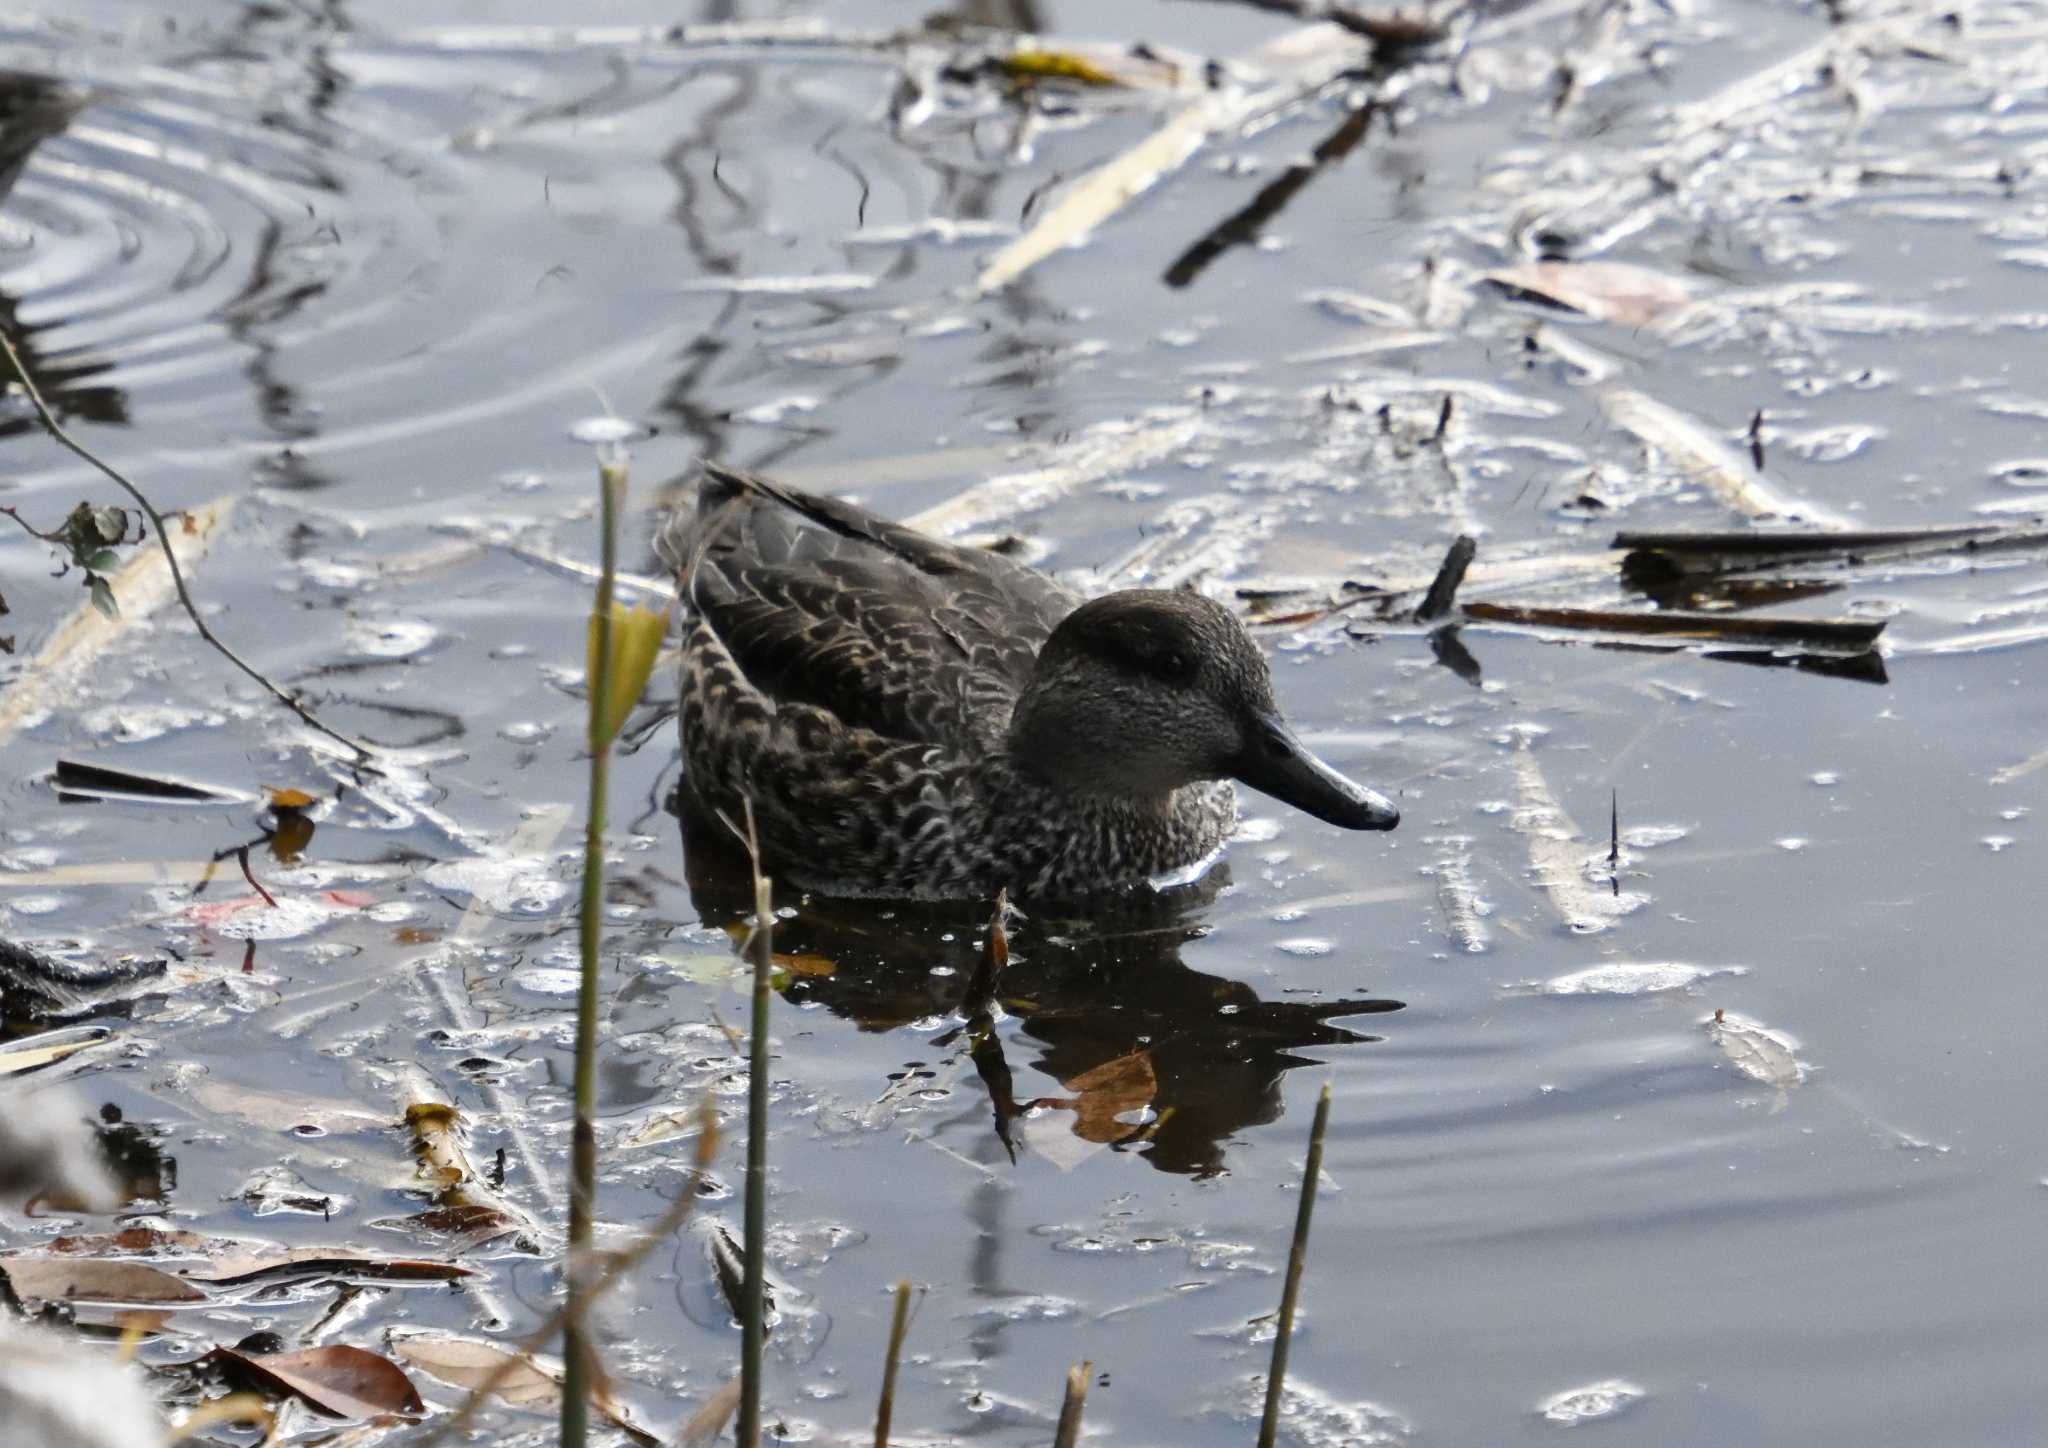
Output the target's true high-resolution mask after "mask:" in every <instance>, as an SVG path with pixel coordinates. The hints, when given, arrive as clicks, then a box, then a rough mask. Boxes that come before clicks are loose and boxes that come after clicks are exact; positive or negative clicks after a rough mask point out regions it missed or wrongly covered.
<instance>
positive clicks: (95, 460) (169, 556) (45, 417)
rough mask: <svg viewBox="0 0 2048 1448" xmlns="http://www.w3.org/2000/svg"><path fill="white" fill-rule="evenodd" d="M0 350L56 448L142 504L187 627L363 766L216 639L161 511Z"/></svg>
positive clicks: (5, 340) (349, 743) (352, 744)
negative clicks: (68, 426) (70, 427)
mask: <svg viewBox="0 0 2048 1448" xmlns="http://www.w3.org/2000/svg"><path fill="white" fill-rule="evenodd" d="M0 350H5V352H6V353H7V365H8V366H9V367H10V368H11V369H13V372H14V378H15V380H16V381H17V382H19V383H20V384H21V386H22V390H23V391H24V392H26V393H27V394H28V400H29V405H30V406H31V407H33V408H34V409H35V414H36V419H37V421H39V422H41V423H42V425H43V430H44V431H45V432H47V433H49V434H50V436H51V437H53V438H55V439H56V440H57V443H58V445H59V446H61V447H63V448H64V449H66V450H67V451H69V452H71V453H74V454H76V455H77V456H78V457H79V458H81V459H83V460H84V461H85V462H87V463H89V464H91V465H92V466H93V467H94V468H96V469H98V470H99V471H100V472H101V473H102V474H104V475H105V476H106V477H107V478H108V479H110V480H111V481H112V482H113V483H114V484H115V486H117V487H119V488H120V489H121V491H122V492H124V493H126V494H127V495H128V496H129V497H131V498H133V499H134V500H135V504H136V506H137V507H139V508H141V509H142V511H143V513H144V514H145V515H146V516H147V517H148V518H149V521H150V524H151V526H152V527H154V528H155V529H156V540H157V543H158V545H159V546H160V547H162V549H163V552H164V559H165V561H166V562H167V563H169V565H170V570H171V583H172V586H173V587H174V588H175V589H176V590H177V594H178V602H179V603H181V604H183V605H184V608H185V613H186V616H187V617H189V618H190V619H191V620H192V626H193V627H194V628H196V629H198V630H199V636H200V637H201V638H203V639H205V640H206V642H207V643H209V644H211V645H213V647H214V649H215V651H216V652H218V653H219V654H220V656H221V657H222V658H224V659H226V660H227V661H228V662H229V663H231V664H233V665H234V666H235V667H236V668H238V669H240V670H241V671H242V672H243V673H244V674H247V675H248V676H249V677H250V678H252V679H254V680H255V681H256V682H257V683H258V684H261V685H262V686H263V688H264V690H265V691H266V692H268V693H269V694H270V696H271V697H272V698H274V699H276V700H277V701H278V702H279V703H280V704H283V705H284V706H285V707H286V708H287V709H289V710H291V711H292V712H293V713H294V714H296V715H298V716H299V718H300V719H301V720H302V721H303V722H304V723H305V724H306V725H307V726H308V727H309V728H312V729H316V730H318V731H319V732H320V733H322V734H324V735H326V736H327V737H328V738H329V739H332V740H333V741H334V742H335V743H337V744H340V745H343V746H345V747H346V748H347V749H348V750H349V752H350V753H352V754H354V755H355V757H356V759H357V761H358V762H359V763H362V764H365V765H367V764H368V763H369V761H370V759H371V757H372V755H371V751H370V748H369V746H368V745H365V744H358V743H357V742H356V741H355V740H353V739H351V738H349V737H348V736H347V735H346V734H343V733H341V732H340V731H339V730H335V729H330V728H328V727H327V726H326V725H325V724H322V723H321V722H320V720H319V719H318V718H317V717H316V716H315V715H314V713H313V711H312V710H311V709H308V708H307V707H306V706H305V705H304V704H301V703H300V702H299V701H298V700H297V699H294V698H293V697H292V696H291V695H290V694H287V693H286V692H285V691H284V690H283V689H281V688H279V687H278V686H277V685H276V684H273V683H272V682H270V679H269V677H268V676H266V675H265V674H264V673H263V671H262V670H260V669H258V668H257V667H256V666H255V665H253V664H251V663H249V662H248V661H247V660H245V659H243V657H242V656H241V655H240V654H238V653H236V652H235V651H234V650H233V649H231V648H229V647H228V646H227V645H226V644H225V643H223V642H221V639H220V635H218V634H216V633H215V632H214V631H213V630H212V628H210V627H208V625H207V622H206V620H205V619H204V618H202V617H200V614H199V605H198V604H196V603H194V602H193V601H192V594H191V592H190V590H188V589H187V588H186V587H185V574H184V572H183V570H181V569H180V568H179V567H178V555H177V553H176V552H175V551H173V550H172V548H171V535H170V529H169V527H168V526H167V525H166V524H165V522H164V515H163V514H162V513H159V512H158V511H157V510H156V504H154V503H152V502H150V500H149V498H148V497H147V496H146V495H145V494H144V493H143V491H142V489H140V488H138V487H137V486H136V485H135V484H134V483H132V482H130V481H129V479H128V477H127V475H126V474H124V473H122V472H121V471H120V470H119V469H118V468H116V467H114V466H113V464H111V463H109V462H106V461H105V460H103V459H102V458H101V457H100V456H99V454H97V453H95V452H94V451H93V450H92V449H91V448H88V447H87V446H85V444H83V443H81V442H79V441H78V440H77V439H75V438H73V437H72V436H71V434H70V433H68V432H66V431H65V430H64V425H63V424H62V423H60V422H58V421H57V418H56V416H55V414H53V413H52V412H51V411H50V405H49V404H48V403H47V402H45V401H43V394H42V392H41V391H40V390H38V389H37V387H36V384H35V381H34V379H33V378H31V377H30V376H29V375H28V368H27V367H26V366H25V365H24V364H23V363H22V360H21V354H20V353H19V352H17V351H15V350H14V340H13V338H11V337H9V336H8V335H7V334H6V332H4V331H0Z"/></svg>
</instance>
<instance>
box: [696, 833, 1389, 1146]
mask: <svg viewBox="0 0 2048 1448" xmlns="http://www.w3.org/2000/svg"><path fill="white" fill-rule="evenodd" d="M683 848H684V863H685V871H686V875H687V878H688V881H689V885H690V894H691V898H692V900H693V901H694V903H695V905H696V907H697V911H698V914H699V916H700V917H701V918H702V920H703V921H704V923H705V924H707V925H712V926H719V927H726V928H730V929H733V930H734V931H735V933H738V932H741V931H743V930H744V928H745V925H746V922H747V921H748V920H749V919H750V918H751V915H752V910H753V887H752V883H751V877H750V875H749V873H748V869H747V861H746V855H745V853H744V852H743V851H742V850H740V849H739V848H738V846H737V845H736V844H735V842H734V840H733V837H732V835H731V834H730V833H729V832H728V831H727V830H726V829H725V827H724V826H723V825H722V824H718V823H716V822H713V823H711V824H709V825H706V824H704V823H702V822H699V821H695V820H691V819H687V818H686V819H685V820H684V824H683ZM1227 882H1228V874H1227V870H1226V867H1225V866H1224V865H1222V864H1219V865H1218V866H1216V867H1215V868H1214V869H1212V870H1211V871H1210V872H1209V874H1208V875H1207V876H1206V877H1205V878H1204V879H1203V880H1202V882H1200V883H1199V884H1198V885H1194V886H1189V887H1184V888H1182V889H1179V890H1175V891H1172V892H1168V893H1164V894H1160V895H1156V896H1152V897H1149V898H1146V899H1143V900H1131V901H1118V902H1114V903H1112V904H1111V905H1109V906H1106V907H1103V908H1099V909H1097V908H1091V910H1090V912H1089V913H1088V914H1087V915H1086V916H1081V915H1078V914H1076V913H1075V912H1074V911H1073V910H1071V909H1061V908H1059V907H1044V908H1039V907H1033V906H1031V905H1029V904H1028V903H1027V904H1026V905H1025V906H1024V907H1023V910H1022V911H1021V912H1020V913H1013V914H1011V916H1010V917H1009V925H1008V928H1007V930H1006V931H1005V932H1004V934H1005V935H1006V937H1007V942H1006V943H1007V950H1008V960H1007V963H1004V962H1003V961H1002V960H1001V959H1000V956H1001V955H1002V951H1000V950H992V949H991V946H990V936H991V933H992V932H991V921H992V919H993V914H994V910H993V903H994V902H979V903H971V904H946V905H929V904H906V903H902V902H876V901H861V900H837V899H820V898H817V897H803V896H796V895H789V894H779V895H778V898H777V905H778V907H788V906H792V905H794V906H795V907H796V914H795V916H794V917H793V918H789V919H783V920H779V921H778V922H777V923H776V927H775V939H774V944H775V954H776V956H777V959H778V962H779V964H780V965H781V966H782V968H781V969H780V970H778V972H777V981H778V989H779V990H780V991H781V993H782V994H783V996H784V997H785V998H786V999H788V1000H790V1001H791V1002H793V1003H802V1004H810V1003H816V1004H821V1005H823V1006H824V1007H825V1008H827V1009H828V1010H830V1011H831V1012H832V1013H833V1014H834V1015H837V1016H840V1017H843V1018H844V1019H846V1020H849V1021H851V1022H853V1023H854V1024H855V1025H857V1026H858V1027H860V1029H862V1030H865V1031H889V1030H896V1029H899V1028H902V1027H904V1026H908V1025H910V1024H911V1023H913V1022H917V1021H927V1022H929V1021H932V1020H934V1019H940V1018H951V1020H952V1021H953V1024H952V1025H950V1026H949V1027H947V1028H944V1029H942V1030H941V1032H940V1033H939V1035H937V1036H936V1037H935V1038H933V1039H931V1040H930V1041H929V1043H928V1044H930V1045H932V1046H933V1047H935V1048H937V1049H940V1050H944V1051H949V1052H958V1053H960V1054H962V1055H964V1056H966V1057H967V1058H969V1059H971V1060H972V1062H973V1064H974V1067H975V1070H976V1073H977V1074H978V1075H979V1076H980V1078H981V1081H982V1083H983V1084H984V1085H985V1086H986V1088H987V1090H988V1093H989V1099H990V1104H991V1108H992V1111H991V1116H992V1121H993V1128H994V1131H995V1134H996V1136H997V1138H998V1140H1000V1141H1001V1143H1002V1146H1003V1148H1004V1150H1005V1151H1007V1152H1008V1154H1009V1155H1010V1157H1011V1159H1012V1160H1015V1159H1016V1158H1017V1156H1018V1155H1019V1152H1020V1150H1028V1149H1029V1148H1028V1147H1027V1146H1026V1145H1025V1141H1024V1138H1025V1136H1026V1133H1025V1132H1024V1131H1023V1130H1021V1129H1020V1119H1021V1118H1023V1117H1024V1116H1025V1114H1026V1113H1027V1112H1029V1111H1031V1109H1032V1108H1033V1107H1046V1108H1049V1109H1050V1111H1052V1112H1054V1113H1057V1119H1058V1120H1060V1121H1061V1122H1062V1123H1063V1124H1064V1127H1065V1129H1066V1130H1067V1131H1070V1132H1071V1137H1072V1138H1073V1141H1072V1145H1073V1148H1074V1149H1075V1150H1076V1151H1086V1150H1089V1149H1092V1148H1099V1147H1103V1146H1108V1147H1111V1148H1113V1149H1117V1150H1124V1151H1135V1152H1138V1153H1139V1154H1141V1155H1143V1156H1144V1157H1145V1158H1146V1160H1148V1161H1149V1162H1151V1164H1152V1165H1153V1166H1155V1167H1157V1168H1159V1169H1160V1170H1161V1171H1168V1172H1179V1173H1188V1174H1192V1175H1195V1176H1210V1175H1214V1174H1215V1173H1217V1172H1220V1171H1222V1170H1224V1168H1225V1148H1226V1146H1227V1144H1228V1143H1229V1141H1230V1139H1231V1137H1232V1136H1233V1135H1235V1134H1236V1133H1237V1132H1239V1131H1242V1130H1243V1129H1245V1128H1246V1127H1250V1126H1258V1125H1262V1124H1264V1123H1266V1122H1270V1121H1272V1120H1274V1119H1275V1118H1276V1117H1277V1116H1278V1115H1279V1114H1280V1078H1281V1075H1282V1073H1284V1072H1286V1071H1287V1070H1288V1069H1290V1068H1292V1067H1295V1066H1306V1065H1312V1064H1314V1061H1313V1060H1312V1059H1311V1058H1308V1057H1304V1056H1302V1055H1300V1054H1297V1053H1299V1052H1301V1051H1303V1050H1308V1049H1313V1048H1316V1047H1324V1046H1339V1045H1358V1044H1363V1043H1367V1042H1370V1041H1375V1040H1378V1039H1379V1038H1378V1037H1376V1036H1371V1035H1366V1034H1362V1033H1361V1032H1359V1031H1356V1030H1353V1029H1351V1028H1350V1027H1348V1026H1345V1025H1340V1024H1337V1022H1338V1021H1340V1020H1342V1019H1344V1018H1347V1017H1355V1016H1365V1015H1374V1014H1378V1013H1381V1012H1385V1011H1397V1010H1400V1009H1401V1007H1402V1003H1401V1002H1400V1001H1396V1000H1387V999H1383V998H1378V997H1371V998H1365V999H1356V998H1352V999H1340V1000H1318V1001H1306V1000H1303V1001H1292V1000H1277V1001H1276V1000H1265V999H1261V998H1260V996H1259V994H1258V992H1256V991H1255V990H1253V989H1252V988H1251V987H1250V986H1248V985H1246V984H1244V983H1243V982H1241V981H1235V980H1230V979H1228V978H1225V977H1222V976H1214V975H1207V974H1204V973H1203V972H1201V971H1198V970H1193V969H1191V968H1189V966H1188V965H1187V964H1186V963H1185V962H1183V961H1182V960H1181V957H1180V952H1181V948H1182V946H1184V945H1185V944H1187V943H1188V942H1189V941H1192V940H1198V939H1200V938H1201V937H1202V936H1203V935H1204V934H1206V933H1207V927H1206V926H1205V924H1204V923H1203V915H1204V912H1205V910H1206V907H1207V906H1208V905H1209V904H1210V903H1211V902H1212V901H1213V900H1214V899H1215V897H1216V895H1217V893H1218V892H1219V891H1220V890H1221V889H1222V888H1223V887H1224V885H1225V884H1226V883H1227ZM998 1011H1000V1013H1001V1014H1002V1016H1004V1017H1005V1018H1007V1019H1008V1020H1010V1021H1014V1022H1016V1023H1017V1025H1018V1026H1019V1027H1020V1028H1021V1030H1022V1034H1023V1035H1024V1036H1025V1037H1027V1038H1029V1040H1030V1041H1031V1042H1032V1043H1033V1044H1034V1045H1035V1047H1036V1052H1035V1054H1034V1055H1033V1056H1032V1057H1031V1058H1030V1060H1029V1061H1026V1062H1017V1061H1014V1060H1013V1059H1012V1058H1013V1055H1014V1053H1015V1051H1016V1049H1017V1044H1018V1043H1017V1041H1016V1039H1015V1037H1014V1036H1011V1037H1010V1038H1009V1040H1008V1042H1007V1045H1006V1039H1005V1036H1006V1032H1005V1030H1004V1029H999V1028H998V1025H997V1013H998ZM1019 1065H1023V1066H1029V1067H1032V1068H1035V1069H1036V1070H1037V1071H1038V1072H1042V1073H1043V1074H1044V1075H1045V1076H1048V1077H1051V1078H1052V1079H1053V1080H1054V1081H1056V1082H1058V1083H1060V1084H1059V1086H1058V1087H1057V1088H1055V1089H1054V1090H1052V1091H1051V1092H1050V1093H1046V1094H1038V1095H1033V1094H1029V1092H1027V1093H1026V1094H1025V1095H1023V1096H1021V1097H1020V1096H1019V1095H1018V1094H1017V1091H1018V1088H1017V1085H1016V1081H1015V1068H1016V1067H1017V1066H1019ZM880 1084H882V1083H878V1086H879V1085H880ZM1045 1119H1046V1118H1044V1117H1041V1118H1040V1119H1039V1120H1038V1121H1036V1122H1034V1123H1033V1124H1032V1130H1031V1131H1030V1132H1029V1133H1028V1134H1029V1136H1030V1138H1031V1140H1033V1141H1035V1142H1038V1143H1040V1145H1041V1148H1042V1149H1043V1147H1044V1146H1046V1145H1047V1144H1048V1142H1047V1137H1046V1135H1045V1131H1044V1121H1045Z"/></svg>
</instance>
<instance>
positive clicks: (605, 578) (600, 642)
mask: <svg viewBox="0 0 2048 1448" xmlns="http://www.w3.org/2000/svg"><path fill="white" fill-rule="evenodd" d="M625 485H626V479H625V470H624V468H623V467H622V466H619V465H617V464H616V463H614V462H611V461H608V460H607V461H600V462H599V464H598V493H599V497H600V502H599V524H598V531H599V547H600V548H601V549H602V555H601V556H602V564H601V571H600V572H599V574H598V578H597V599H596V602H595V603H594V605H593V606H592V611H591V636H590V641H589V650H588V664H587V666H586V670H585V673H586V677H585V680H584V682H585V685H586V687H587V688H588V690H589V693H590V804H589V806H588V811H587V814H586V817H585V819H584V824H583V896H582V900H581V904H580V908H579V910H578V912H577V915H578V919H577V945H578V948H579V950H580V952H581V956H582V971H581V976H580V979H579V982H578V986H577V992H576V1076H575V1083H576V1084H575V1103H576V1104H575V1111H576V1122H575V1126H574V1128H573V1132H572V1135H571V1138H570V1147H569V1258H568V1270H567V1272H566V1273H565V1274H564V1275H565V1278H566V1282H565V1289H566V1291H567V1294H568V1308H569V1310H568V1313H567V1315H566V1316H565V1317H564V1318H563V1321H562V1360H563V1375H562V1448H583V1443H584V1440H585V1439H586V1438H587V1437H588V1436H589V1433H590V1387H591V1367H592V1365H593V1364H592V1360H591V1346H590V1337H589V1324H588V1322H587V1320H586V1318H585V1308H586V1306H587V1303H588V1287H589V1280H588V1279H589V1274H590V1235H591V1222H592V1219H593V1214H594V1211H595V1208H596V1200H597V1125H596V1118H597V1010H598V1002H597V975H598V968H597V955H598V944H599V941H600V939H601V937H602V935H603V931H604V830H605V807H606V803H607V799H608V797H609V795H610V792H611V760H612V741H611V738H610V737H609V735H608V734H607V733H606V730H605V727H604V726H605V722H606V721H605V717H604V716H605V712H606V706H607V704H608V702H609V701H610V699H611V683H612V681H611V670H612V592H613V584H612V580H613V577H614V575H615V574H616V573H617V572H618V562H619V557H618V555H619V503H620V501H621V498H620V495H621V494H623V493H624V492H625Z"/></svg>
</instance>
